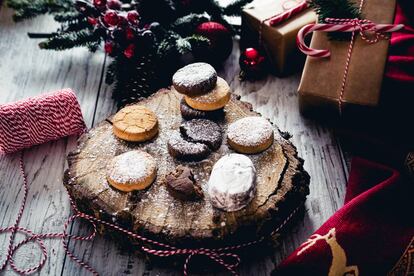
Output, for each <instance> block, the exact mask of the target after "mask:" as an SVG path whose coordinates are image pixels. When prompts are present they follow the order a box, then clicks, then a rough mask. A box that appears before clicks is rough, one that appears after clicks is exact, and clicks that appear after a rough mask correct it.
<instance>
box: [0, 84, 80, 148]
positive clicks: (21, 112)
mask: <svg viewBox="0 0 414 276" xmlns="http://www.w3.org/2000/svg"><path fill="white" fill-rule="evenodd" d="M85 129H86V126H85V123H84V121H83V117H82V112H81V110H80V106H79V103H78V100H77V99H76V95H75V93H73V91H72V90H71V89H63V90H60V91H57V92H53V93H48V94H43V95H40V96H36V97H32V98H29V99H26V100H22V101H18V102H14V103H9V104H3V105H0V154H3V153H10V152H16V151H19V150H21V149H24V148H29V147H31V146H33V145H39V144H42V143H45V142H47V141H53V140H57V139H59V138H62V137H65V136H69V135H75V134H79V133H82V132H83V131H84V130H85Z"/></svg>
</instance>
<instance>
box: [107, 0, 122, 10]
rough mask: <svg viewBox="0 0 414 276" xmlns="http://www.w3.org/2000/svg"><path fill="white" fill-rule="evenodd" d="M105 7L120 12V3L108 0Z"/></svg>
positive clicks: (115, 0)
mask: <svg viewBox="0 0 414 276" xmlns="http://www.w3.org/2000/svg"><path fill="white" fill-rule="evenodd" d="M106 6H107V7H108V9H113V10H120V9H121V6H122V3H121V1H119V0H108V2H107V3H106Z"/></svg>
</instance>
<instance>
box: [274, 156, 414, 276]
mask: <svg viewBox="0 0 414 276" xmlns="http://www.w3.org/2000/svg"><path fill="white" fill-rule="evenodd" d="M413 198H414V183H412V182H410V181H408V180H406V179H404V178H403V177H402V176H401V175H400V173H399V172H398V171H396V170H394V169H391V168H389V167H386V166H383V165H379V164H376V163H373V162H370V161H367V160H364V159H360V158H354V160H353V162H352V168H351V172H350V176H349V182H348V187H347V193H346V196H345V204H344V206H343V207H342V208H341V209H340V210H338V211H337V212H336V213H335V214H334V215H333V216H332V217H331V218H330V219H329V220H328V221H327V222H325V223H324V224H323V225H322V226H321V227H320V228H319V229H318V230H317V231H316V232H315V234H318V235H320V236H319V237H323V238H319V239H318V238H317V239H316V240H315V241H316V242H315V243H314V244H313V245H311V246H309V247H308V248H307V249H306V250H303V249H304V248H305V247H306V246H307V245H309V243H308V244H307V243H306V242H305V243H304V244H302V245H301V246H300V247H299V248H298V249H296V250H295V251H294V252H293V253H292V254H291V255H290V256H289V257H288V258H287V259H285V260H284V261H283V262H282V264H281V265H280V266H279V268H278V269H277V270H276V271H275V275H328V272H331V273H329V275H341V276H342V275H357V274H355V273H354V274H352V273H351V272H350V271H349V270H348V271H349V273H350V274H346V273H345V271H346V270H347V269H350V270H355V268H356V269H357V270H358V271H359V275H387V273H389V272H390V271H391V270H392V268H393V267H394V266H395V265H396V263H397V262H398V260H399V259H400V257H401V256H402V255H403V253H404V250H405V249H406V248H407V246H408V245H409V243H410V241H411V240H412V239H413V237H414V214H413V211H414V208H413V202H414V201H413ZM315 237H317V236H313V237H312V236H311V237H310V238H315ZM301 250H302V252H301V253H299V252H300V251H301ZM344 257H345V260H344ZM344 264H346V268H347V269H346V268H345V266H344ZM412 265H414V261H413V264H412ZM412 269H414V267H412ZM331 270H332V271H331ZM397 275H399V274H397ZM403 275H404V274H403Z"/></svg>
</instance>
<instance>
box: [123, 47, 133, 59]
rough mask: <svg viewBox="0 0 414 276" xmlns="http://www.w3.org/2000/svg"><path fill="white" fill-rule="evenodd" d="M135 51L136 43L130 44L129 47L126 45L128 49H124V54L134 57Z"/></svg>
mask: <svg viewBox="0 0 414 276" xmlns="http://www.w3.org/2000/svg"><path fill="white" fill-rule="evenodd" d="M134 53H135V45H134V44H129V45H128V47H126V49H125V50H124V55H125V56H126V57H127V58H132V57H133V56H134Z"/></svg>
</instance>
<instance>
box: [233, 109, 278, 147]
mask: <svg viewBox="0 0 414 276" xmlns="http://www.w3.org/2000/svg"><path fill="white" fill-rule="evenodd" d="M273 140H274V138H273V127H272V125H271V124H270V123H269V121H268V120H266V119H265V118H262V117H254V116H252V117H245V118H242V119H239V120H237V121H235V122H233V123H232V124H230V125H229V127H228V130H227V142H228V144H229V145H230V147H231V148H233V149H234V150H235V151H237V152H240V153H247V154H253V153H259V152H262V151H264V150H265V149H267V148H268V147H270V146H271V145H272V143H273Z"/></svg>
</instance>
